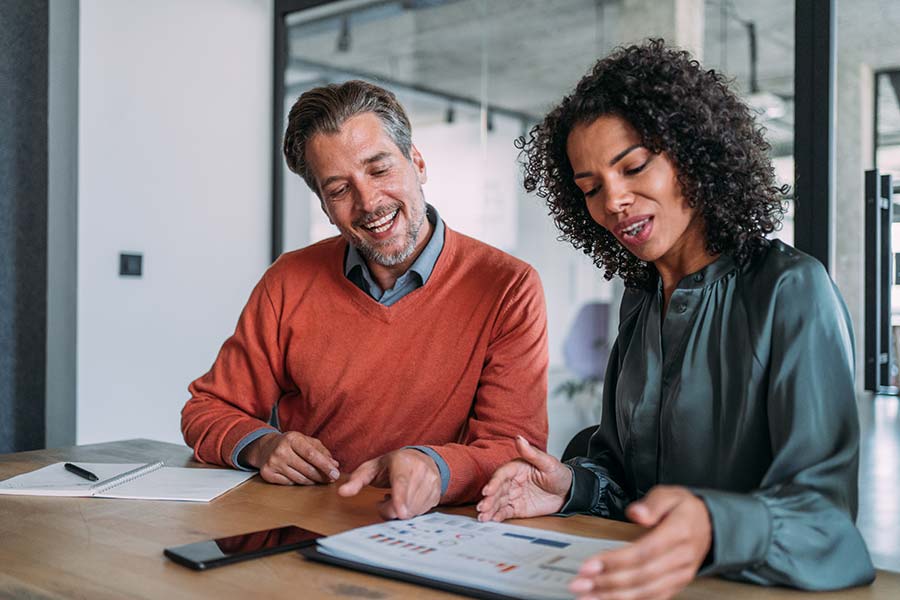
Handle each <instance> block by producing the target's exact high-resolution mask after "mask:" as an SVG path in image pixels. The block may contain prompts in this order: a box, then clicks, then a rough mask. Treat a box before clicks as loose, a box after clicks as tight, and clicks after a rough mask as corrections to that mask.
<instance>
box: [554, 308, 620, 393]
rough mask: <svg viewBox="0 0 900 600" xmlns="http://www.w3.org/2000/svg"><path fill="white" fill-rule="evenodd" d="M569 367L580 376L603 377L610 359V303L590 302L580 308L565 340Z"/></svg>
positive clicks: (564, 355)
mask: <svg viewBox="0 0 900 600" xmlns="http://www.w3.org/2000/svg"><path fill="white" fill-rule="evenodd" d="M563 358H564V359H565V361H566V368H568V369H569V370H570V371H572V373H574V374H575V375H577V376H578V377H580V378H581V379H594V380H597V381H602V380H603V375H604V374H605V373H606V361H607V360H608V359H609V304H606V303H605V302H588V303H587V304H585V305H584V306H582V307H581V308H580V309H579V310H578V314H577V315H575V320H574V321H573V322H572V327H571V328H570V329H569V334H568V335H567V336H566V339H565V341H564V342H563Z"/></svg>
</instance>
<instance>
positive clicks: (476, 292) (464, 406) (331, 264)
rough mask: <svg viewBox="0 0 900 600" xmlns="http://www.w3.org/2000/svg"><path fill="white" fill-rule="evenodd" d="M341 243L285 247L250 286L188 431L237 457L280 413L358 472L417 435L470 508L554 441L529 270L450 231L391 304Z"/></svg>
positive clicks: (204, 449) (219, 460)
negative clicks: (495, 478)
mask: <svg viewBox="0 0 900 600" xmlns="http://www.w3.org/2000/svg"><path fill="white" fill-rule="evenodd" d="M346 250H347V243H346V242H345V241H344V240H343V239H341V238H340V237H333V238H329V239H327V240H323V241H322V242H319V243H317V244H314V245H312V246H309V247H307V248H303V249H301V250H296V251H294V252H289V253H286V254H284V255H282V256H281V257H280V258H279V259H278V260H277V261H276V262H275V263H274V264H273V265H272V266H271V267H269V269H268V270H267V271H266V273H265V275H264V276H263V278H262V279H261V280H260V282H259V283H258V284H257V285H256V287H255V289H254V290H253V292H252V294H251V296H250V299H249V301H248V302H247V305H246V306H245V307H244V310H243V312H242V313H241V316H240V319H239V320H238V324H237V327H236V329H235V332H234V335H232V336H231V337H230V338H229V339H228V340H227V341H226V342H225V343H224V345H223V346H222V349H221V350H220V351H219V355H218V357H217V358H216V361H215V363H214V364H213V366H212V368H211V369H210V371H209V372H208V373H207V374H205V375H203V376H202V377H200V378H199V379H197V380H196V381H194V382H193V383H191V385H190V386H189V391H190V393H191V399H190V400H188V402H187V404H186V405H185V407H184V409H183V410H182V432H183V434H184V438H185V441H186V442H187V443H188V445H190V446H191V447H192V448H193V449H194V455H195V457H196V458H197V459H198V460H200V461H202V462H207V463H214V464H221V465H227V466H235V465H234V463H233V451H234V449H235V448H236V447H237V445H238V444H239V443H240V442H241V441H242V440H243V439H244V438H246V437H247V436H248V435H251V434H253V433H254V432H258V431H259V430H260V429H264V428H266V429H268V428H269V425H268V423H270V422H273V423H276V424H277V426H278V428H279V429H280V430H281V431H285V432H286V431H299V432H301V433H303V434H305V435H308V436H312V437H315V438H318V439H319V440H320V441H321V442H322V444H324V445H325V447H326V448H328V449H329V450H330V451H331V453H332V455H333V456H334V457H335V458H336V459H337V460H338V461H339V462H340V464H341V471H342V472H345V473H349V472H350V471H351V470H353V469H355V468H356V467H357V466H359V465H360V464H361V463H362V462H364V461H366V460H368V459H370V458H374V457H377V456H380V455H381V454H384V453H386V452H390V451H392V450H396V449H398V448H402V447H404V446H408V445H422V446H428V447H430V448H432V449H433V450H434V451H435V452H437V453H438V454H439V455H440V456H441V458H443V459H444V461H445V462H446V463H447V465H448V467H449V469H450V483H449V486H448V488H447V491H446V493H445V494H444V496H443V498H442V499H441V501H442V502H443V503H460V502H471V501H474V500H477V499H478V498H479V497H480V492H481V488H482V487H483V486H484V485H485V484H486V483H487V481H488V479H489V478H490V476H491V474H492V473H493V471H494V470H495V469H496V468H497V467H499V466H500V465H502V464H503V463H505V462H507V461H508V460H511V459H512V458H515V456H516V451H515V446H514V437H515V436H516V435H523V436H524V437H525V438H526V439H527V440H528V441H529V442H531V443H532V444H533V445H535V446H537V447H538V448H544V447H545V446H546V442H547V407H546V399H547V362H548V354H547V327H546V309H545V306H544V297H543V291H542V289H541V284H540V280H539V278H538V275H537V273H536V272H535V270H534V269H533V268H532V267H531V266H529V265H528V264H526V263H524V262H522V261H520V260H518V259H516V258H514V257H512V256H510V255H508V254H506V253H504V252H501V251H500V250H497V249H496V248H493V247H491V246H488V245H487V244H484V243H482V242H479V241H477V240H475V239H472V238H470V237H467V236H465V235H463V234H460V233H457V232H455V231H453V230H451V229H450V228H449V227H447V228H446V238H445V246H444V249H443V252H442V253H441V256H440V258H439V259H438V261H437V263H436V264H435V267H434V271H433V272H432V274H431V277H430V278H429V280H428V282H427V284H426V285H424V286H423V287H421V288H419V289H417V290H415V291H413V292H411V293H409V294H408V295H406V296H405V297H403V298H402V299H401V300H399V301H398V302H397V303H395V304H393V305H392V306H384V305H381V304H379V303H378V302H377V301H375V300H374V299H372V298H371V297H369V296H368V295H367V294H366V293H365V292H363V291H362V290H360V289H359V288H358V287H357V286H356V285H354V284H353V282H351V281H350V280H349V279H347V277H346V276H345V275H344V269H343V266H344V265H343V261H344V255H345V253H346Z"/></svg>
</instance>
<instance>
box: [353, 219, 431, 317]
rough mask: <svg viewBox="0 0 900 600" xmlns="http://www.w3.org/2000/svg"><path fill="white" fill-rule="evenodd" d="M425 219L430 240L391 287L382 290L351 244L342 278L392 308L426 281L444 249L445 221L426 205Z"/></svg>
mask: <svg viewBox="0 0 900 600" xmlns="http://www.w3.org/2000/svg"><path fill="white" fill-rule="evenodd" d="M426 206H427V208H426V210H425V216H426V217H427V218H428V222H429V223H431V224H432V225H433V226H434V231H433V232H432V234H431V239H430V240H428V243H427V244H425V248H423V249H422V253H421V254H419V256H418V258H416V260H415V262H413V264H412V266H410V267H409V269H408V270H407V271H406V273H404V274H403V275H401V276H400V277H399V278H397V281H396V282H395V283H394V287H392V288H391V289H389V290H382V289H381V287H380V286H379V285H378V283H376V282H375V278H374V277H372V272H371V271H369V267H368V265H366V261H365V259H364V258H363V257H362V255H361V254H360V253H359V250H357V249H356V248H355V247H354V246H353V245H351V246H350V247H349V248H348V249H347V258H346V259H345V260H344V275H346V276H347V279H349V280H350V281H352V282H353V283H354V285H356V287H358V288H359V289H361V290H362V291H364V292H365V293H367V294H368V295H369V296H371V297H372V298H373V299H374V300H376V301H378V303H379V304H383V305H385V306H391V305H392V304H394V303H395V302H397V301H398V300H400V299H401V298H403V297H404V296H406V295H407V294H409V293H410V292H413V291H415V290H417V289H419V288H420V287H422V286H423V285H425V283H426V282H427V281H428V278H429V277H431V272H432V271H434V265H435V263H437V259H438V257H439V256H440V255H441V250H443V249H444V222H443V221H442V220H441V216H440V215H439V214H438V212H437V210H436V209H435V208H434V207H433V206H431V205H430V204H428V205H426Z"/></svg>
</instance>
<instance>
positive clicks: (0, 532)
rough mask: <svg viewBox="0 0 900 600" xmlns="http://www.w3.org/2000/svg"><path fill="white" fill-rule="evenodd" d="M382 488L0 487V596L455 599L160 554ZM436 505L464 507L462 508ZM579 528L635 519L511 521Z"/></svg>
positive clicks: (305, 517) (351, 521)
mask: <svg viewBox="0 0 900 600" xmlns="http://www.w3.org/2000/svg"><path fill="white" fill-rule="evenodd" d="M190 456H191V455H190V451H189V450H188V449H187V448H184V447H182V446H177V445H174V444H166V443H162V442H154V441H150V440H129V441H124V442H113V443H107V444H96V445H92V446H77V447H73V448H63V449H56V450H39V451H35V452H21V453H18V454H6V455H0V479H6V478H7V477H11V476H13V475H18V474H19V473H24V472H26V471H30V470H33V469H35V468H38V467H41V466H44V465H46V464H50V463H53V462H59V461H64V460H70V461H84V462H104V461H107V462H145V461H146V462H149V461H151V460H158V459H163V460H165V461H166V462H167V464H169V465H171V466H182V465H183V466H199V465H198V464H197V463H194V462H192V461H191V458H190ZM382 494H383V490H375V489H366V490H363V492H362V493H361V494H360V495H359V496H357V497H356V498H351V499H346V498H341V497H339V496H338V495H337V493H335V490H334V486H315V487H282V486H277V485H270V484H266V483H263V482H262V481H261V480H260V479H259V478H258V477H256V478H254V479H252V480H250V481H248V482H247V483H245V484H243V485H242V486H240V487H238V488H237V489H234V490H232V491H230V492H228V493H227V494H225V495H224V496H220V497H219V498H217V499H216V500H214V501H212V502H210V503H192V502H151V501H140V500H110V499H102V498H45V497H38V496H0V597H3V598H8V597H12V598H30V599H34V598H41V599H44V598H71V597H76V598H91V599H93V598H123V597H130V598H166V599H168V598H216V599H223V598H242V599H246V598H248V597H253V598H291V599H297V598H303V599H306V598H362V599H405V598H457V597H458V596H455V595H453V594H448V593H442V592H439V591H436V590H432V589H428V588H423V587H418V586H415V585H411V584H407V583H401V582H398V581H393V580H390V579H384V578H380V577H374V576H370V575H364V574H361V573H356V572H353V571H348V570H345V569H339V568H336V567H331V566H326V565H322V564H316V563H312V562H308V561H306V560H304V559H303V558H302V557H301V556H299V555H298V554H296V553H293V552H289V553H285V554H280V555H276V556H270V557H266V558H261V559H256V560H252V561H247V562H243V563H240V564H235V565H231V566H227V567H222V568H219V569H213V570H211V571H207V572H194V571H190V570H188V569H186V568H184V567H181V566H179V565H177V564H175V563H173V562H171V561H169V560H168V559H166V558H165V557H163V554H162V551H163V548H165V547H167V546H177V545H179V544H186V543H189V542H196V541H200V540H206V539H210V538H214V537H219V536H227V535H232V534H238V533H243V532H247V531H254V530H259V529H267V528H270V527H275V526H278V525H283V524H288V523H294V524H297V525H300V526H302V527H306V528H308V529H312V530H314V531H319V532H321V533H324V534H335V533H338V532H341V531H345V530H347V529H350V528H353V527H359V526H362V525H368V524H371V523H375V522H378V521H379V517H378V514H377V512H376V511H375V508H374V504H375V501H376V500H377V499H379V498H380V497H381V495H382ZM447 512H455V513H459V514H468V515H474V510H473V508H472V507H462V508H454V509H449V510H447ZM520 522H521V523H523V524H526V525H528V526H531V527H539V528H544V529H551V530H555V531H562V532H566V533H575V534H581V535H589V536H598V537H608V538H617V539H633V538H634V537H635V536H636V535H637V533H638V529H637V527H635V526H633V525H629V524H627V523H619V522H615V521H608V520H605V519H598V518H592V517H581V516H576V517H569V518H555V517H542V518H538V519H528V520H527V521H520ZM679 597H681V598H704V599H714V598H716V599H718V598H728V599H729V600H739V599H740V598H762V599H799V598H806V597H808V598H816V599H820V600H824V599H826V598H842V599H850V600H855V599H860V600H862V599H876V598H877V599H884V600H888V599H890V600H897V599H898V598H900V574H896V573H890V572H885V571H881V572H879V573H878V578H877V579H876V581H875V583H874V585H872V586H870V587H866V588H857V589H853V590H846V591H841V592H836V593H828V594H804V593H800V592H795V591H791V590H785V589H768V588H761V587H756V586H751V585H742V584H737V583H731V582H727V581H724V580H721V579H716V578H703V579H699V580H697V581H695V582H694V583H693V584H692V585H691V586H690V587H689V588H687V589H686V590H685V591H684V592H683V593H682V594H681V596H679Z"/></svg>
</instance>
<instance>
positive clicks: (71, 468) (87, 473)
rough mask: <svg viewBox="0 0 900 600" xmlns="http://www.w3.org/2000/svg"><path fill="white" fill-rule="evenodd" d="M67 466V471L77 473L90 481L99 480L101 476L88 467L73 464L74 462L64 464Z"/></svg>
mask: <svg viewBox="0 0 900 600" xmlns="http://www.w3.org/2000/svg"><path fill="white" fill-rule="evenodd" d="M63 466H64V467H65V468H66V471H68V472H69V473H75V474H76V475H78V476H79V477H84V478H85V479H87V480H88V481H99V480H100V478H99V477H97V476H96V475H94V474H93V473H91V472H90V471H88V470H87V469H82V468H81V467H79V466H78V465H73V464H72V463H66V464H65V465H63Z"/></svg>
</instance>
